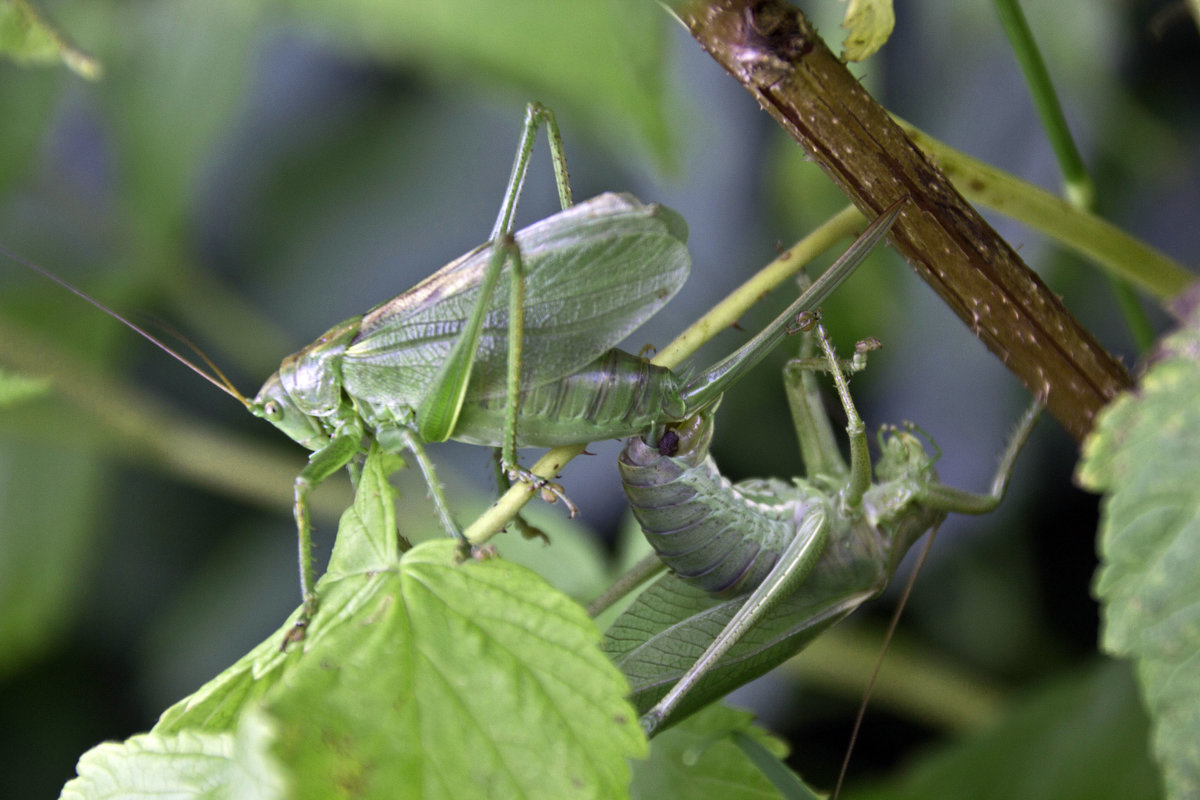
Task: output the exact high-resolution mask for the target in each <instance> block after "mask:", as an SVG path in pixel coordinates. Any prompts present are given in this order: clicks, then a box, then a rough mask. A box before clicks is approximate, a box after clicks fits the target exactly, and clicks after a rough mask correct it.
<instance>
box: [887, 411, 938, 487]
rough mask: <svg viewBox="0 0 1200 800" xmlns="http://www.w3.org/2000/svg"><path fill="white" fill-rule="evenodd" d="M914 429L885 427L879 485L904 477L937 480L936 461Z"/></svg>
mask: <svg viewBox="0 0 1200 800" xmlns="http://www.w3.org/2000/svg"><path fill="white" fill-rule="evenodd" d="M914 430H915V429H910V428H897V427H894V426H890V425H889V426H886V427H884V428H883V429H881V430H880V431H879V460H878V461H876V462H875V478H876V480H877V481H879V482H880V483H885V482H887V481H894V480H900V479H904V478H935V479H936V476H934V475H933V474H932V473H933V462H934V460H935V459H934V458H932V457H930V455H929V453H928V452H926V450H925V445H924V443H923V442H922V441H921V438H920V437H919V436H917V435H916V433H914Z"/></svg>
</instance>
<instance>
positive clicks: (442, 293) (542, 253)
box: [22, 104, 903, 630]
mask: <svg viewBox="0 0 1200 800" xmlns="http://www.w3.org/2000/svg"><path fill="white" fill-rule="evenodd" d="M543 124H544V125H546V127H547V129H548V138H549V142H550V151H551V157H552V162H553V166H554V172H555V179H556V183H557V186H558V192H559V199H560V203H561V205H562V206H563V210H562V211H561V212H560V213H558V214H555V215H553V216H550V217H547V218H546V219H543V220H541V221H540V222H537V223H534V224H533V225H531V226H529V227H527V228H525V229H523V230H520V231H517V232H516V233H513V232H512V228H513V218H514V215H515V212H516V208H517V203H518V201H519V199H520V194H521V189H522V186H523V183H524V179H525V174H526V169H527V167H528V164H529V160H530V155H531V152H532V149H533V145H534V140H535V137H536V134H537V130H538V128H539V127H540V126H541V125H543ZM902 205H903V203H902V202H900V203H897V204H895V205H894V206H893V207H892V208H890V209H888V210H887V211H886V212H885V213H884V214H882V215H881V216H880V217H879V218H878V219H876V220H875V221H874V222H872V223H871V225H870V226H868V228H867V229H866V230H865V231H864V232H863V234H862V235H861V236H860V237H859V238H858V240H856V241H855V242H854V244H853V245H851V247H850V248H849V249H848V250H847V251H846V252H845V253H844V254H843V255H842V257H841V258H839V259H838V261H837V262H836V263H835V264H834V265H833V266H832V267H830V269H829V270H827V271H826V273H825V274H824V275H822V276H821V278H820V279H819V280H817V281H816V282H815V283H814V284H813V285H812V286H811V287H809V289H808V290H807V291H806V292H805V293H804V294H803V295H802V296H801V297H800V298H798V299H797V300H796V301H794V302H793V303H792V304H791V306H790V307H789V308H788V309H787V310H785V311H784V312H783V313H781V314H780V315H779V316H778V317H777V318H776V319H775V320H774V321H773V322H772V323H771V324H770V325H769V326H768V327H767V328H766V329H764V330H763V331H762V332H761V333H759V334H758V335H757V336H755V337H753V338H752V339H751V340H750V341H748V342H747V343H746V344H744V345H743V346H742V347H741V348H739V349H738V350H736V351H735V352H734V353H732V354H731V355H729V356H727V357H726V358H724V359H721V360H720V361H718V362H717V363H715V364H713V365H711V366H709V367H707V368H705V369H703V370H698V371H696V372H695V373H694V374H693V375H692V376H691V377H689V378H684V377H681V376H680V375H679V374H677V373H674V372H672V371H670V370H667V369H664V368H662V367H657V366H654V365H652V364H649V363H647V362H646V361H645V360H643V359H641V358H639V357H637V356H634V355H631V354H628V353H625V352H623V351H620V350H615V349H612V346H613V345H615V344H616V343H617V342H619V341H620V340H621V339H623V338H625V336H626V335H627V334H628V333H629V332H631V331H632V330H633V329H635V328H636V327H637V326H638V325H640V324H641V323H642V322H644V321H645V320H646V319H647V318H649V317H650V316H652V315H653V314H654V313H655V312H656V311H657V310H658V309H659V308H660V307H661V306H662V305H663V304H664V303H666V301H667V300H669V299H670V297H671V296H673V295H674V294H675V292H676V291H678V289H679V287H680V286H681V285H682V284H683V282H684V280H685V279H686V277H687V272H688V268H689V265H690V260H689V258H688V254H687V250H686V246H685V240H686V225H685V223H684V222H683V220H682V219H681V218H680V217H679V216H678V215H677V214H675V212H673V211H671V210H670V209H667V208H665V207H663V206H660V205H656V204H650V205H647V204H643V203H641V202H640V201H638V200H636V199H635V198H633V197H631V196H629V195H618V194H603V195H600V196H598V197H595V198H592V199H591V200H588V201H585V202H583V203H579V204H577V205H573V204H572V199H571V190H570V186H569V183H568V178H567V170H566V161H565V158H564V156H563V152H562V143H561V139H560V136H559V133H558V127H557V124H556V122H555V120H554V117H553V115H552V114H551V113H550V112H549V111H548V110H547V109H545V108H544V107H542V106H540V105H538V104H530V106H529V107H528V109H527V113H526V119H525V125H524V129H523V132H522V135H521V139H520V143H519V146H518V149H517V154H516V158H515V160H514V163H513V169H512V173H511V175H510V178H509V183H508V188H507V190H506V191H505V194H504V199H503V202H502V204H501V209H500V213H499V216H498V217H497V219H496V224H495V227H494V228H493V231H492V234H491V236H490V238H489V240H488V242H487V243H485V244H484V245H481V246H479V247H477V248H476V249H474V250H472V251H471V252H469V253H467V254H465V255H464V256H462V257H460V258H459V259H456V260H455V261H453V262H451V263H450V264H448V265H446V266H445V267H443V268H442V269H440V270H438V271H437V272H435V273H434V274H433V275H431V276H430V277H429V278H427V279H426V280H424V281H422V282H421V283H419V284H418V285H417V286H415V287H413V288H412V289H410V290H409V291H407V292H404V293H403V294H401V295H398V296H397V297H395V298H393V299H391V300H389V301H387V302H385V303H382V304H380V305H378V306H376V307H375V308H374V309H372V310H370V311H368V312H367V313H365V314H363V315H359V316H355V317H351V318H350V319H348V320H345V321H343V322H341V323H339V324H338V325H335V326H334V327H332V328H330V329H329V330H328V331H327V332H326V333H325V334H323V335H322V336H321V337H320V338H318V339H317V340H316V341H315V342H314V343H313V344H311V345H309V346H308V347H306V348H304V349H303V350H300V351H299V352H297V353H295V354H293V355H291V356H289V357H287V358H286V359H284V360H283V362H282V364H281V366H280V368H279V370H278V372H276V373H275V374H274V375H272V376H271V377H270V378H268V379H267V381H266V382H265V383H264V384H263V387H262V388H261V389H260V390H259V392H258V394H257V395H256V396H255V397H254V398H253V399H251V398H248V397H246V396H244V395H242V394H241V393H240V392H238V391H237V389H236V388H235V387H234V386H233V385H232V383H231V382H230V381H228V380H227V379H226V378H225V377H224V376H223V375H221V374H220V372H219V370H215V367H214V371H216V373H217V374H216V377H212V376H210V375H208V374H207V373H206V372H205V371H204V370H202V369H200V368H199V367H196V366H195V365H192V364H191V363H190V362H188V361H187V360H186V359H184V358H183V357H182V356H179V355H177V354H175V353H172V355H175V357H176V358H178V359H180V360H181V361H183V362H184V363H187V364H188V366H189V367H191V368H192V369H194V370H196V371H197V372H199V373H200V374H202V375H204V376H205V377H206V378H208V380H210V381H211V382H212V383H214V384H215V385H217V386H218V387H220V388H221V389H222V390H223V391H225V392H227V393H228V394H230V395H231V396H233V397H235V398H236V399H238V400H239V401H240V402H241V403H243V404H244V405H245V406H246V408H247V409H248V410H250V412H251V413H253V414H254V415H255V416H258V417H262V418H264V419H266V420H268V421H269V422H271V423H272V424H274V425H275V426H276V427H278V428H279V429H280V430H282V431H283V432H284V433H286V434H287V435H288V436H289V437H290V438H292V439H293V440H295V441H296V442H298V443H300V444H302V445H304V446H305V447H306V448H308V449H310V450H312V451H313V453H312V455H311V456H310V457H309V462H308V464H307V465H306V466H305V468H304V469H303V470H302V471H301V473H300V474H299V475H298V476H297V478H296V479H295V486H294V495H295V497H294V514H295V518H296V525H297V529H298V535H299V550H300V559H299V560H300V576H301V587H302V591H303V598H304V610H303V614H302V616H301V618H300V622H299V623H298V625H299V626H300V629H301V630H302V627H303V625H304V624H305V623H306V622H307V620H308V618H310V617H311V615H312V614H313V612H314V611H315V609H316V603H317V598H316V595H315V592H314V590H313V585H314V575H313V568H312V556H311V552H310V551H311V523H310V521H309V511H308V496H309V493H310V491H311V490H312V488H313V487H314V486H316V485H317V484H319V483H320V482H321V481H323V480H324V479H325V478H327V477H329V476H330V475H332V474H334V473H335V472H337V471H338V470H340V469H341V468H343V467H348V468H350V470H351V473H352V475H353V474H354V469H355V462H356V459H357V458H358V457H359V456H360V455H361V454H362V453H363V452H365V450H364V446H365V444H366V443H368V442H369V441H370V440H372V439H373V440H375V441H377V442H379V443H380V444H381V445H382V446H383V447H384V449H385V450H387V451H389V452H395V453H400V452H402V451H406V450H407V451H409V452H411V453H412V454H413V457H414V459H415V460H416V462H417V464H418V466H419V467H420V468H421V470H422V472H423V473H424V476H425V479H426V482H427V483H428V485H429V490H430V494H431V496H432V498H433V501H434V504H435V507H436V509H437V513H438V516H439V518H440V521H441V524H442V526H443V528H444V529H445V530H446V532H447V533H448V534H449V535H451V536H457V537H460V538H461V533H460V532H459V529H458V527H457V525H456V523H455V521H454V520H453V518H452V516H451V513H450V509H449V507H448V505H447V503H446V500H445V498H444V497H443V495H442V492H441V488H440V484H439V482H438V479H437V476H436V473H435V470H434V468H433V465H432V462H431V461H430V460H429V459H428V458H427V456H426V455H425V452H424V447H423V445H424V444H425V443H427V442H437V441H444V440H446V439H449V438H453V439H457V440H461V441H465V442H468V443H474V444H484V445H490V446H495V447H499V448H501V459H500V462H501V466H502V468H503V470H504V472H505V473H506V474H507V476H508V478H509V479H519V480H522V481H527V482H529V483H530V484H531V486H533V487H534V488H542V489H549V490H551V491H554V492H556V493H559V494H560V495H561V493H560V492H558V490H557V489H555V488H554V487H548V486H547V484H546V483H545V481H542V480H540V479H537V478H536V477H535V476H533V475H531V473H529V472H528V471H526V470H524V469H522V468H521V467H520V466H519V465H518V464H517V462H516V453H515V451H516V448H517V447H521V446H535V447H536V446H554V445H560V444H578V443H584V442H588V441H593V440H597V439H606V438H618V437H624V436H630V435H633V434H641V433H645V432H647V431H651V430H654V429H657V428H658V427H660V426H662V425H665V424H669V423H673V422H680V421H682V420H685V419H688V418H690V417H693V416H695V415H696V414H698V413H700V412H701V411H702V410H704V409H705V408H707V407H709V406H710V405H711V404H713V403H714V402H715V401H716V400H717V399H718V398H719V397H720V396H721V395H722V394H723V393H724V392H725V391H726V390H727V389H728V388H729V387H730V386H731V385H732V384H733V383H734V382H735V381H737V380H738V379H739V378H740V377H741V376H742V375H743V374H744V373H745V372H746V371H747V370H748V369H749V368H751V367H752V366H754V365H755V364H756V363H757V362H758V361H759V360H760V359H761V358H762V357H763V356H764V355H765V354H766V353H768V352H769V351H770V350H771V349H772V348H773V347H774V346H775V345H776V344H777V343H778V342H779V341H781V340H782V339H783V338H784V336H785V335H786V333H787V327H788V324H789V323H790V321H791V320H792V319H794V317H795V316H796V314H798V313H800V312H802V311H804V310H806V309H810V308H813V307H815V306H816V305H817V304H819V303H820V302H821V301H822V300H823V299H824V298H825V297H827V296H828V295H829V293H830V292H832V291H833V290H834V289H835V288H836V287H837V286H838V285H839V284H840V283H841V281H842V280H844V279H845V278H846V277H847V276H848V275H849V274H850V273H851V272H852V271H853V270H854V268H855V267H856V266H857V265H858V263H859V262H860V261H861V260H862V259H863V258H864V257H865V255H866V254H867V253H868V252H869V251H870V250H871V248H873V247H874V245H875V244H876V243H877V242H878V241H879V240H880V239H881V238H882V237H883V236H884V235H885V234H886V233H887V230H888V229H889V228H890V226H891V224H892V223H893V222H894V221H895V219H896V218H897V216H898V215H899V213H900V210H901V207H902ZM22 261H23V260H22ZM24 263H26V264H28V262H24ZM29 266H31V267H32V268H33V269H36V270H38V271H39V272H42V273H43V274H46V275H47V276H48V277H50V278H51V279H53V280H56V281H58V282H59V283H61V284H63V285H64V286H67V288H68V289H71V290H72V291H75V292H76V293H77V294H80V295H81V296H82V297H84V298H85V299H87V300H89V302H92V303H93V304H95V305H97V306H98V307H100V308H101V309H103V310H105V311H106V312H108V313H110V314H113V312H111V311H110V310H109V309H108V308H106V307H105V306H103V305H101V304H100V303H98V302H97V301H95V300H93V299H92V298H90V297H88V296H87V295H84V294H83V293H82V292H78V291H77V290H75V289H74V288H73V287H70V286H69V285H67V284H65V283H64V282H62V281H61V280H59V279H57V278H55V277H54V276H52V275H49V274H48V273H46V272H45V270H42V269H40V268H39V267H36V266H35V265H32V264H29ZM113 316H114V317H117V318H118V319H121V321H122V322H124V323H125V324H126V325H129V326H130V327H131V328H133V329H134V330H136V331H138V332H139V333H141V334H142V335H143V336H146V337H147V338H149V339H151V340H152V341H154V342H155V343H156V344H158V345H159V346H161V347H163V348H164V349H166V350H168V351H169V352H170V348H167V347H166V346H165V345H163V344H162V343H161V342H159V341H158V340H157V339H156V338H155V337H153V336H152V335H150V334H148V333H147V332H145V331H144V330H142V329H141V328H139V327H138V326H136V325H133V324H131V323H129V322H128V321H126V320H124V319H123V318H121V317H119V316H118V315H116V314H113ZM526 353H527V354H528V355H524V354H526ZM210 366H212V365H211V364H210ZM464 543H465V540H464Z"/></svg>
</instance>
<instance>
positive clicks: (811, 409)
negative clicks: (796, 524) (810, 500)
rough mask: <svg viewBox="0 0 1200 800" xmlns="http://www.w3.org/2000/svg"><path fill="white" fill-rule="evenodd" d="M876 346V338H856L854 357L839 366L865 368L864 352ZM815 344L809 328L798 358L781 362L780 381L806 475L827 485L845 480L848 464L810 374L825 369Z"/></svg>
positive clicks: (850, 370)
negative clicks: (786, 399) (858, 339)
mask: <svg viewBox="0 0 1200 800" xmlns="http://www.w3.org/2000/svg"><path fill="white" fill-rule="evenodd" d="M879 346H880V345H879V340H878V339H865V340H863V341H861V342H859V343H858V345H857V346H856V347H855V351H854V357H853V358H852V359H850V360H848V361H842V362H841V367H842V369H843V370H845V371H846V372H847V373H848V374H853V373H856V372H859V371H861V370H863V369H865V368H866V362H867V353H868V352H870V351H871V350H874V349H877V348H878V347H879ZM815 347H816V337H815V335H814V334H813V333H812V332H811V331H809V332H806V333H804V334H803V341H802V343H801V346H800V356H799V358H794V359H792V360H791V361H789V362H788V363H787V364H786V365H784V370H783V385H784V389H785V391H786V393H787V398H788V406H789V408H790V409H791V412H792V423H793V425H794V427H795V429H796V439H797V441H798V442H799V443H800V455H801V457H802V458H803V459H804V468H805V472H806V473H807V476H808V478H809V479H810V480H825V481H828V482H829V484H830V485H839V486H840V485H841V484H842V482H844V481H845V478H846V473H847V471H848V467H847V466H846V462H845V460H844V459H843V458H842V451H841V449H840V448H839V447H838V444H837V439H836V438H835V437H834V435H833V425H832V424H831V422H830V420H829V414H828V413H827V412H826V411H825V403H824V400H823V399H822V397H821V392H820V390H819V388H818V387H817V382H816V377H815V376H814V374H813V373H814V372H828V371H829V361H828V359H827V358H826V357H825V356H824V355H822V356H820V357H814V356H813V349H814V348H815Z"/></svg>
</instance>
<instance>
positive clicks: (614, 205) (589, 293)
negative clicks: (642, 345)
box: [342, 194, 691, 408]
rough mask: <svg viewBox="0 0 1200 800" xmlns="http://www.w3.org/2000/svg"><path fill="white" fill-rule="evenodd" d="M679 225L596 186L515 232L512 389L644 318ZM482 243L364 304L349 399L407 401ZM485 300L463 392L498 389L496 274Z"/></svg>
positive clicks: (579, 362) (475, 281)
mask: <svg viewBox="0 0 1200 800" xmlns="http://www.w3.org/2000/svg"><path fill="white" fill-rule="evenodd" d="M686 240H687V226H686V224H685V223H684V221H683V219H682V218H681V217H680V216H679V215H678V214H676V213H675V212H674V211H671V210H670V209H668V208H666V207H665V206H661V205H657V204H650V205H647V204H644V203H641V202H640V201H638V200H637V199H636V198H634V197H632V196H630V195H627V194H602V195H599V196H598V197H594V198H592V199H591V200H588V201H586V202H583V203H579V204H577V205H575V206H572V207H571V208H569V209H567V210H566V211H563V212H560V213H558V214H555V215H554V216H551V217H547V218H546V219H543V220H541V221H540V222H537V223H535V224H533V225H530V226H529V227H528V228H525V229H523V230H521V231H518V232H517V233H516V241H517V244H518V245H519V247H520V249H521V256H522V262H523V264H524V267H525V273H526V275H525V332H524V352H525V357H524V359H523V361H524V363H523V364H522V370H521V380H522V386H524V387H532V386H537V385H541V384H543V383H548V382H550V381H553V380H556V379H558V378H561V377H563V376H565V375H569V374H571V373H572V372H574V371H576V370H578V369H579V368H580V367H582V366H584V365H585V364H587V363H589V362H591V361H592V360H594V359H595V358H597V357H598V356H599V355H601V354H602V353H604V352H605V351H606V350H608V349H610V348H612V347H613V346H615V345H616V344H617V343H618V342H620V341H621V340H622V339H624V338H625V337H626V336H628V335H629V334H630V333H631V332H633V331H634V330H635V329H636V328H637V327H638V326H640V325H641V324H642V323H643V322H645V321H646V320H647V319H649V318H650V317H651V316H653V315H654V314H655V313H656V312H657V311H658V310H659V309H660V308H661V307H662V306H663V305H664V304H665V303H666V302H667V301H668V300H670V299H671V297H673V296H674V294H675V293H676V292H677V291H678V290H679V288H680V287H681V286H682V285H683V283H684V281H685V280H687V275H688V271H689V269H690V267H691V259H690V258H689V256H688V252H687V247H686ZM490 251H491V248H490V246H489V245H484V246H481V247H479V248H476V249H475V250H473V251H471V252H470V253H467V254H466V255H464V256H462V257H461V258H459V259H457V260H455V261H453V262H451V263H450V264H448V265H446V266H445V267H443V268H442V269H440V270H438V271H437V272H436V273H434V274H433V275H431V276H430V277H429V278H427V279H426V280H424V281H422V282H421V283H419V284H418V285H417V286H415V287H413V288H412V289H410V290H409V291H407V292H405V293H404V294H402V295H399V296H398V297H396V298H394V299H392V300H390V301H388V302H387V303H384V304H382V305H380V306H377V307H376V308H374V309H372V310H371V311H370V312H368V313H367V314H366V315H365V316H364V317H363V321H362V328H361V333H360V334H359V336H358V337H357V338H356V339H355V341H354V342H353V343H352V344H351V345H350V347H349V348H347V350H346V352H345V356H344V359H343V362H342V377H343V383H344V386H345V387H346V389H347V391H349V393H350V394H351V395H352V396H355V397H360V398H363V399H365V400H368V401H370V402H373V403H376V404H380V405H385V406H391V407H393V408H395V407H403V406H409V407H414V408H415V407H416V406H417V405H418V404H419V402H420V400H421V398H422V397H423V396H424V394H425V392H426V391H428V390H429V388H430V384H431V383H432V382H433V379H434V375H435V373H436V372H437V369H438V367H439V366H440V365H441V363H442V362H443V361H444V360H445V359H446V357H447V355H448V354H449V352H450V348H451V346H452V345H453V343H454V341H455V339H456V338H457V336H458V334H459V331H460V330H461V328H462V326H463V324H464V322H465V320H466V319H467V317H468V316H469V315H470V312H471V309H472V308H473V307H474V306H475V303H476V302H478V299H479V283H480V281H481V279H482V276H483V272H484V270H485V268H486V266H487V262H488V256H489V254H490ZM510 274H511V270H510V267H509V265H505V269H504V274H503V276H502V277H501V280H500V283H499V285H498V287H497V289H496V292H495V295H494V296H493V297H492V298H491V301H490V304H489V305H490V308H489V311H488V315H487V318H486V320H485V322H484V327H483V332H482V334H481V336H480V341H479V349H478V354H477V357H476V358H477V361H476V364H475V368H474V371H473V373H472V376H471V384H470V388H469V390H468V394H467V397H468V399H470V398H475V397H480V396H483V395H486V394H496V393H500V394H503V387H504V376H505V369H506V365H505V360H506V358H507V346H508V340H507V336H508V280H509V276H510Z"/></svg>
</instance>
